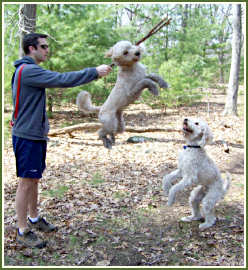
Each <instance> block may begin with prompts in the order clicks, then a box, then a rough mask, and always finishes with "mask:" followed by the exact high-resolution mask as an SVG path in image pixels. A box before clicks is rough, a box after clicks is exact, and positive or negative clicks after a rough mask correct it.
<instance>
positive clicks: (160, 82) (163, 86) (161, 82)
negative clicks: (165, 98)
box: [159, 79, 169, 88]
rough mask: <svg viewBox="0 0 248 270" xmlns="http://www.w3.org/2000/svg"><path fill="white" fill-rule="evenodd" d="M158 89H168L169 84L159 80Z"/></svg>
mask: <svg viewBox="0 0 248 270" xmlns="http://www.w3.org/2000/svg"><path fill="white" fill-rule="evenodd" d="M159 87H160V88H169V84H168V83H167V82H166V81H164V80H162V79H161V81H159Z"/></svg>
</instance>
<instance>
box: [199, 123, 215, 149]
mask: <svg viewBox="0 0 248 270" xmlns="http://www.w3.org/2000/svg"><path fill="white" fill-rule="evenodd" d="M212 142H213V134H212V132H211V130H210V128H209V127H208V126H207V125H204V126H203V127H202V138H201V140H200V141H199V145H200V146H201V147H204V146H205V145H206V144H211V143H212Z"/></svg>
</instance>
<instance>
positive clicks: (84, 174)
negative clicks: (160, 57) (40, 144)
mask: <svg viewBox="0 0 248 270" xmlns="http://www.w3.org/2000/svg"><path fill="white" fill-rule="evenodd" d="M224 102H225V95H223V93H222V92H221V91H220V90H217V89H212V90H211V96H210V97H209V99H208V100H202V101H201V102H198V103H196V104H194V105H192V106H190V107H180V108H174V109H170V110H169V109H168V110H167V112H166V113H164V112H162V111H161V110H157V109H156V110H155V109H154V110H152V109H151V108H150V107H148V106H145V105H140V104H136V105H132V106H130V107H129V108H128V110H127V111H126V112H125V120H126V124H127V125H128V126H133V127H140V126H149V127H164V128H166V127H168V128H174V129H180V128H181V125H182V120H183V118H184V117H188V116H189V117H194V116H195V117H199V118H203V119H205V120H206V121H207V122H208V124H209V126H210V128H211V129H212V132H213V135H214V143H213V144H212V145H208V146H206V151H207V152H208V154H209V155H210V156H211V157H212V158H213V159H214V161H215V162H216V164H217V165H218V167H219V168H220V170H221V174H222V175H223V177H226V176H225V171H229V172H230V173H231V175H232V183H231V188H230V190H229V192H228V193H227V195H226V196H225V198H224V199H223V200H222V201H221V202H219V203H218V205H217V206H216V215H217V217H218V218H217V222H216V224H215V225H214V226H213V227H211V228H210V229H207V230H205V231H199V229H198V226H199V224H200V222H192V223H183V222H181V221H180V218H181V217H183V216H185V215H188V214H190V208H189V205H188V196H189V193H190V190H185V191H184V192H182V193H181V194H180V195H179V196H177V200H176V203H175V204H174V205H173V206H171V207H168V206H167V197H165V196H163V193H162V189H161V183H162V178H163V175H165V174H167V173H169V172H171V171H172V170H174V169H176V167H177V158H178V150H180V149H182V146H183V144H184V142H183V138H182V134H181V133H180V132H151V133H145V134H135V133H129V132H125V133H123V134H121V135H118V137H117V140H116V145H115V146H113V148H112V150H107V149H105V148H104V147H103V146H102V142H101V141H99V140H98V138H97V132H85V131H75V132H73V136H74V138H73V140H72V139H71V138H70V137H69V135H68V134H65V135H59V136H56V137H51V140H50V141H49V143H48V153H47V169H46V171H45V173H44V177H43V179H42V180H41V182H40V192H39V199H40V203H39V207H40V209H41V210H40V214H41V215H44V216H45V217H46V218H47V220H48V221H49V222H52V223H53V224H56V225H58V226H59V231H58V232H57V233H50V234H41V233H38V234H39V235H40V236H41V237H43V238H45V239H47V240H48V246H47V247H46V248H45V249H42V250H37V249H30V248H24V247H22V246H20V245H19V244H17V243H16V241H15V236H16V214H15V193H16V188H17V179H16V176H15V160H14V155H13V151H12V146H11V141H10V136H9V137H8V138H7V139H6V141H5V146H4V156H3V164H4V170H3V175H4V179H3V188H4V247H3V253H4V266H35V267H39V266H57V267H59V266H77V267H80V266H143V267H145V266H153V267H155V266H165V267H166V266H244V265H245V258H244V248H245V240H244V202H245V179H244V156H245V140H244V139H245V137H244V136H245V116H244V115H245V112H244V95H239V98H238V104H239V105H238V111H239V117H235V116H222V114H221V113H222V111H223V109H224ZM83 122H85V123H86V122H97V118H95V117H94V118H92V117H89V116H87V117H82V116H81V115H80V113H78V112H77V109H76V108H75V107H73V106H71V107H70V109H68V110H65V111H63V112H61V111H57V112H54V114H53V119H51V120H50V124H51V128H59V127H62V126H66V125H73V124H76V123H83ZM135 135H138V136H140V135H142V136H146V137H150V138H154V139H157V140H154V141H150V142H143V143H136V144H130V143H127V139H128V138H129V137H131V136H135ZM221 140H224V141H226V142H227V143H228V146H229V150H230V152H229V153H226V152H225V151H224V148H223V146H222V144H221Z"/></svg>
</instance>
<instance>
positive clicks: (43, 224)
mask: <svg viewBox="0 0 248 270" xmlns="http://www.w3.org/2000/svg"><path fill="white" fill-rule="evenodd" d="M28 221H29V225H31V227H32V228H35V229H37V230H39V231H42V232H55V231H57V230H58V227H56V226H54V225H52V224H50V223H48V222H47V221H46V220H45V219H44V218H42V217H39V220H38V221H36V222H32V221H31V220H30V219H29V218H28Z"/></svg>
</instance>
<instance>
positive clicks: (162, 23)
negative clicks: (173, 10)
mask: <svg viewBox="0 0 248 270" xmlns="http://www.w3.org/2000/svg"><path fill="white" fill-rule="evenodd" d="M170 21H171V19H168V20H167V18H164V19H162V20H161V21H160V22H159V23H158V24H156V25H155V26H154V27H153V28H152V30H151V31H150V32H149V33H148V34H147V35H146V36H145V37H143V38H142V39H140V40H139V41H137V42H136V43H135V45H136V46H138V45H139V44H140V43H142V42H144V41H145V40H146V39H148V38H149V37H151V36H152V35H154V34H156V33H157V32H158V31H159V30H160V29H162V28H163V27H164V26H165V25H169V24H170ZM110 66H111V67H114V66H115V64H114V63H112V64H110Z"/></svg>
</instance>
